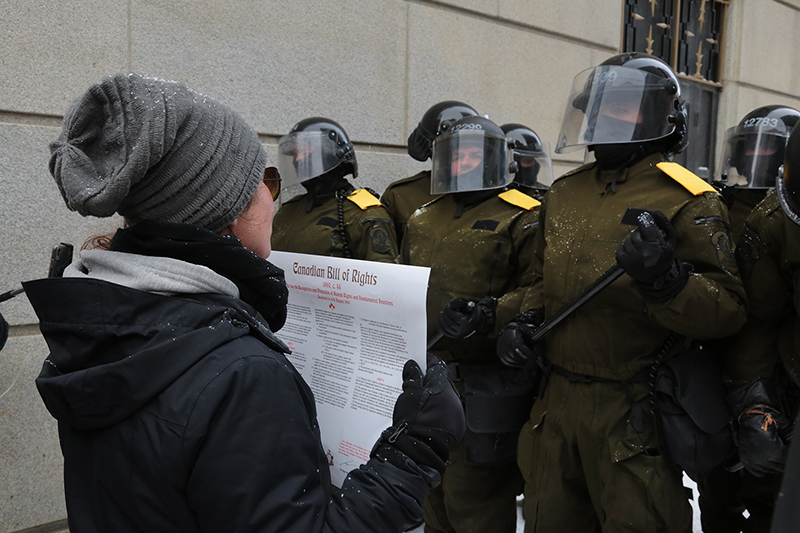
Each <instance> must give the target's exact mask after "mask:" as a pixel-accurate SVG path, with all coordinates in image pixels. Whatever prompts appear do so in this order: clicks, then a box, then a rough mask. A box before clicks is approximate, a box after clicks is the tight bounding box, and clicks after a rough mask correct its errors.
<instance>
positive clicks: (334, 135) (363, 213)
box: [272, 117, 398, 262]
mask: <svg viewBox="0 0 800 533" xmlns="http://www.w3.org/2000/svg"><path fill="white" fill-rule="evenodd" d="M278 169H279V170H280V173H281V178H282V180H283V187H284V189H283V190H284V191H286V190H290V189H291V187H292V185H296V184H298V183H300V184H302V186H303V188H305V190H306V192H305V194H301V195H298V196H295V197H294V198H291V199H290V200H288V201H286V202H283V203H282V205H281V207H280V209H279V210H278V212H277V213H276V215H275V219H274V221H273V233H272V247H273V249H275V250H282V251H287V252H299V253H306V254H316V255H329V256H334V257H351V258H354V259H369V260H373V261H386V262H394V261H395V260H396V258H397V254H398V249H397V238H396V237H395V232H394V226H393V225H392V223H391V221H390V218H389V214H388V213H387V212H386V210H385V209H384V208H383V207H382V206H381V202H380V200H379V199H378V195H377V194H375V193H374V192H373V191H372V190H370V189H355V188H354V187H353V186H352V185H351V184H350V182H349V181H348V180H347V179H346V176H348V175H352V176H353V177H354V178H355V177H357V176H358V162H357V161H356V153H355V150H354V149H353V144H352V143H351V142H350V139H349V137H348V136H347V133H346V132H345V131H344V129H343V128H342V127H341V126H340V125H339V124H337V123H336V122H334V121H333V120H330V119H327V118H322V117H312V118H307V119H304V120H301V121H300V122H298V123H297V124H295V125H294V126H293V127H292V129H291V131H290V132H289V134H288V135H285V136H284V137H282V138H281V139H280V141H279V143H278Z"/></svg>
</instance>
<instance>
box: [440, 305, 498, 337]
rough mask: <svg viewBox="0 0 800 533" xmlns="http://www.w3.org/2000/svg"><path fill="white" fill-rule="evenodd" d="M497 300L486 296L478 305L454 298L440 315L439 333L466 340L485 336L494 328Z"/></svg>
mask: <svg viewBox="0 0 800 533" xmlns="http://www.w3.org/2000/svg"><path fill="white" fill-rule="evenodd" d="M495 309H497V298H494V297H492V296H486V297H485V298H483V299H482V300H481V301H480V302H478V303H477V304H476V303H475V302H472V301H469V300H465V299H464V298H454V299H452V300H450V303H448V304H447V305H445V306H444V309H442V312H441V313H439V331H440V332H441V333H442V335H444V336H445V337H450V338H453V339H466V338H467V337H471V336H472V335H475V334H476V333H477V334H478V335H485V334H486V333H488V332H489V331H491V329H492V328H493V327H494V318H495Z"/></svg>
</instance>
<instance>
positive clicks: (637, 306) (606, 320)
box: [518, 154, 745, 532]
mask: <svg viewBox="0 0 800 533" xmlns="http://www.w3.org/2000/svg"><path fill="white" fill-rule="evenodd" d="M663 161H664V159H663V156H661V155H660V154H655V155H651V156H648V157H646V158H645V159H643V160H642V161H640V162H638V163H636V164H634V165H633V166H631V167H629V168H627V169H621V170H619V171H605V172H601V171H600V169H599V168H598V167H597V166H596V165H595V164H590V165H585V166H583V167H580V168H578V169H577V170H575V171H574V172H572V173H569V174H566V175H565V176H563V177H561V178H560V179H558V180H557V181H556V182H555V183H554V184H553V185H552V186H551V187H550V189H549V190H548V192H547V195H545V199H544V202H543V205H542V207H541V208H540V213H539V228H538V230H537V235H536V243H535V247H534V248H535V257H534V261H533V283H532V286H531V290H530V292H529V293H528V294H527V295H526V298H525V302H524V304H523V308H524V309H529V308H536V307H540V306H544V308H545V314H546V316H550V315H552V314H553V313H554V312H555V311H557V310H558V309H560V308H561V307H562V306H563V305H564V304H566V303H568V302H569V301H570V300H572V299H573V298H574V297H575V296H576V295H578V294H579V293H580V291H581V290H582V289H584V288H585V287H586V286H587V285H589V284H590V283H591V282H592V281H594V280H595V279H596V278H597V277H599V276H600V275H601V274H602V273H603V272H604V271H606V269H608V268H609V267H611V266H612V265H614V263H615V252H616V250H617V248H618V247H619V246H620V244H621V243H622V241H623V240H624V239H625V238H626V237H627V236H628V235H629V234H630V233H631V231H632V230H633V229H634V227H633V226H629V225H623V224H621V223H620V222H621V220H622V218H623V215H624V214H625V212H626V210H627V209H628V208H638V209H648V210H659V211H661V212H663V213H664V214H665V215H666V216H667V218H668V219H669V220H670V221H671V223H672V225H673V227H674V229H675V235H676V245H675V255H676V257H677V258H679V259H680V260H682V261H684V262H688V263H691V264H692V265H693V270H694V274H692V275H691V276H690V277H689V279H688V281H687V283H686V286H685V287H684V288H683V290H682V291H681V292H680V293H679V294H677V295H676V296H675V297H673V298H672V299H670V300H668V301H666V302H664V303H660V304H650V303H646V302H645V301H644V300H643V298H642V296H641V294H640V293H639V291H638V289H637V287H636V285H635V283H634V282H633V280H632V279H631V278H630V277H629V276H628V275H626V274H624V275H623V276H622V277H620V278H619V279H617V280H616V281H614V282H613V283H612V284H611V285H610V286H608V287H606V288H605V289H604V290H603V291H601V292H600V293H598V294H597V295H595V296H594V297H593V298H592V299H591V300H589V301H588V302H587V303H586V304H584V305H583V306H582V307H581V308H579V309H578V310H577V311H575V313H574V314H573V315H572V317H571V318H569V319H567V320H566V321H564V322H562V323H561V324H559V325H558V326H556V327H555V328H554V329H553V330H552V331H551V332H550V334H549V335H548V336H547V338H546V353H547V357H548V358H549V360H550V361H551V362H552V363H554V364H556V365H559V366H561V367H563V368H565V369H567V370H569V371H572V372H576V373H580V374H585V375H589V376H597V377H601V378H606V379H610V380H627V379H631V378H633V377H634V376H636V375H637V374H639V372H640V371H642V370H643V369H645V368H647V367H649V366H651V365H652V364H653V362H654V361H655V359H656V357H657V354H658V352H659V351H660V350H661V348H662V346H663V344H664V342H665V340H666V339H667V338H668V336H669V335H670V332H672V331H674V332H677V333H678V334H679V335H682V336H685V337H692V338H696V339H709V338H714V337H722V336H725V335H730V334H732V333H734V332H736V331H737V330H738V329H739V328H740V327H741V325H742V324H743V322H744V318H745V306H744V290H743V287H742V284H741V280H740V279H739V277H738V274H737V268H736V263H735V260H734V257H733V248H732V246H731V241H730V238H729V236H728V229H727V228H728V227H729V219H728V214H727V209H726V207H725V206H724V204H723V203H722V200H721V198H720V197H719V195H718V193H717V192H716V191H713V190H711V188H710V186H708V184H706V183H704V182H702V180H700V178H697V177H695V176H692V177H691V179H689V181H690V182H691V183H690V184H689V185H692V186H700V188H706V189H707V190H709V192H704V193H699V194H697V195H695V194H694V193H692V192H689V190H687V188H686V187H684V186H683V185H681V184H680V183H678V182H677V181H676V180H674V179H673V178H671V177H670V176H669V175H667V174H666V173H665V172H663V171H662V170H660V169H659V168H658V167H657V166H656V165H657V164H658V163H661V162H663ZM698 183H699V184H700V185H698ZM681 345H682V343H681V342H678V343H677V344H676V349H677V347H679V346H681ZM632 401H635V402H637V403H638V404H639V405H641V406H642V408H643V412H644V413H645V414H646V415H645V420H644V421H643V430H642V431H641V432H639V433H637V432H635V431H634V430H633V428H632V426H631V424H630V422H629V420H630V419H631V412H632V411H631V406H632V403H631V402H632ZM650 412H651V406H650V391H649V384H648V383H647V382H646V381H645V382H635V383H628V384H627V385H624V384H622V383H619V382H601V381H590V382H585V383H577V382H573V381H568V380H567V379H565V378H564V377H562V376H561V375H558V374H555V373H552V374H551V375H550V379H549V383H548V384H547V388H546V390H545V392H544V397H543V398H542V399H541V400H539V401H537V402H536V403H535V404H534V405H533V408H532V409H531V419H530V421H529V422H528V423H527V424H525V426H524V427H523V429H522V433H521V435H520V439H519V448H518V461H519V466H520V470H521V471H522V473H523V476H524V477H525V484H526V486H525V503H524V505H525V515H526V531H593V530H596V529H598V528H599V527H602V529H603V531H643V532H644V531H686V532H688V531H690V530H691V509H690V506H689V505H688V502H687V500H686V497H685V493H684V490H683V486H682V481H681V473H680V472H679V471H677V470H676V469H675V468H674V467H672V466H671V464H670V463H669V461H668V459H667V458H666V457H665V456H664V455H663V454H661V453H660V452H659V451H658V450H659V447H658V439H657V436H656V433H655V425H654V419H653V417H652V415H650Z"/></svg>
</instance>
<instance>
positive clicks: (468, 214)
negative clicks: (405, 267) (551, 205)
mask: <svg viewBox="0 0 800 533" xmlns="http://www.w3.org/2000/svg"><path fill="white" fill-rule="evenodd" d="M403 190H405V189H398V194H399V192H400V191H403ZM497 193H498V194H496V195H493V196H491V197H489V198H488V199H486V200H484V201H482V202H480V203H478V204H477V205H472V206H468V207H465V208H464V210H463V214H462V215H461V216H457V210H458V209H459V205H458V196H457V195H455V194H446V195H439V196H436V197H434V200H432V201H430V202H428V203H426V204H423V205H422V206H421V207H419V208H417V209H415V211H414V212H413V214H412V215H411V216H410V217H409V219H408V221H407V223H406V233H405V236H404V238H403V242H402V250H401V262H402V263H404V264H409V265H417V266H429V267H430V268H431V274H430V278H429V280H428V300H427V317H428V338H431V337H432V336H433V335H435V334H436V332H437V327H436V325H437V323H438V320H439V313H440V312H441V311H442V309H444V307H445V305H446V304H447V303H448V302H450V300H452V299H453V298H465V299H467V300H472V301H475V302H477V301H478V300H481V299H482V298H483V297H485V296H494V297H496V298H498V304H497V311H496V320H495V328H494V331H493V332H491V333H490V334H488V335H485V336H481V337H477V336H473V337H470V338H468V339H449V338H443V339H441V340H440V341H439V342H437V343H436V345H435V346H434V349H435V351H436V352H437V354H438V355H439V356H440V357H441V358H442V359H444V360H445V361H459V362H461V363H477V364H486V363H498V362H499V361H498V359H497V355H496V347H495V343H496V341H497V332H498V331H499V330H500V329H501V328H502V326H504V325H505V324H507V323H508V322H509V321H510V320H511V318H512V317H513V316H514V315H516V314H517V313H518V312H519V309H520V305H521V304H522V298H523V296H524V294H525V289H524V288H522V287H524V286H526V285H528V284H529V283H530V281H531V278H530V277H529V276H530V275H531V273H532V272H531V270H530V268H529V266H530V264H531V261H532V260H533V239H534V236H535V234H536V226H537V225H538V217H537V210H536V209H535V208H534V209H531V210H526V209H523V208H521V207H519V206H517V205H513V204H511V203H509V202H507V201H505V200H503V199H502V198H501V197H500V196H499V195H501V194H503V192H502V191H501V190H498V191H497ZM536 203H537V204H538V203H539V202H538V201H537V202H536Z"/></svg>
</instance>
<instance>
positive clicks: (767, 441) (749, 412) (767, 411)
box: [726, 379, 791, 477]
mask: <svg viewBox="0 0 800 533" xmlns="http://www.w3.org/2000/svg"><path fill="white" fill-rule="evenodd" d="M726 402H727V403H728V406H729V408H730V409H731V411H732V412H733V413H734V415H736V416H737V422H738V424H737V431H736V436H737V441H738V442H737V445H738V451H739V459H740V461H741V462H742V464H743V465H744V467H745V468H746V469H747V471H748V472H750V473H751V474H753V475H754V476H757V477H763V476H764V475H766V474H778V473H781V472H783V469H784V466H785V465H786V456H787V454H788V452H789V446H788V441H789V434H790V432H791V423H790V421H789V419H788V417H786V415H784V414H783V413H781V412H780V410H779V409H778V408H777V407H776V406H777V405H780V398H779V395H778V393H777V390H776V388H775V385H774V382H773V381H772V380H769V379H758V380H756V381H754V382H752V383H750V384H748V385H747V386H745V387H743V388H742V389H739V390H738V391H736V392H734V393H732V394H730V395H729V396H728V398H727V399H726Z"/></svg>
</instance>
